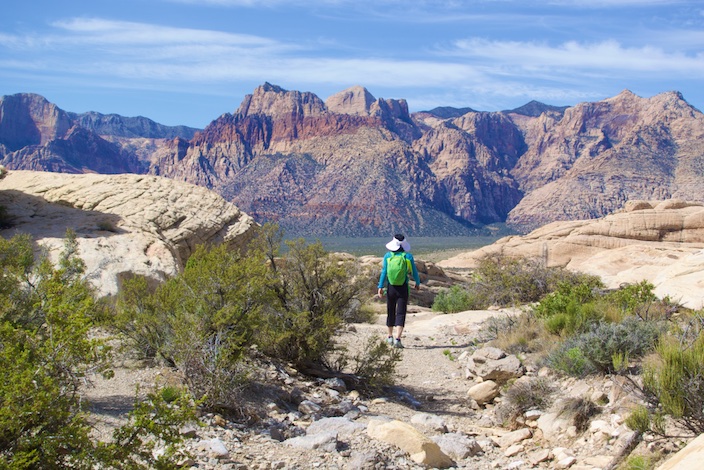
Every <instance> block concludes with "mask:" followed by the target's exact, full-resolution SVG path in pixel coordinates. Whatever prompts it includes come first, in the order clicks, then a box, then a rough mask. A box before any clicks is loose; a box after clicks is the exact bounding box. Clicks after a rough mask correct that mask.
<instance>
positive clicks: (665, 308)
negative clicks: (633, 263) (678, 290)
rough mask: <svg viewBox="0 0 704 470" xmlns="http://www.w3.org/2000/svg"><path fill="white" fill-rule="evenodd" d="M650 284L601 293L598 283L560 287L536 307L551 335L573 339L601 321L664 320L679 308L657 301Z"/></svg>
mask: <svg viewBox="0 0 704 470" xmlns="http://www.w3.org/2000/svg"><path fill="white" fill-rule="evenodd" d="M652 290H653V285H652V284H650V283H648V282H646V281H643V282H641V283H638V284H633V285H624V286H622V287H621V288H620V289H618V290H615V291H612V292H604V291H603V290H601V289H600V284H599V283H596V284H595V283H593V282H590V281H588V282H585V283H580V284H575V285H570V284H564V283H562V284H560V285H559V286H558V289H557V290H556V291H555V292H553V293H551V294H550V295H548V296H546V297H545V298H544V299H543V300H541V301H540V303H539V304H538V305H536V307H535V312H536V313H537V314H538V315H539V316H540V317H542V318H544V319H545V326H546V328H547V329H548V331H550V332H551V333H553V334H557V335H562V336H572V335H575V334H579V333H583V332H585V331H587V330H589V329H590V328H591V327H592V325H594V324H597V323H601V322H611V323H620V322H622V321H623V320H624V319H626V318H628V317H638V318H640V319H641V320H644V321H657V320H661V319H667V318H669V316H670V315H671V314H672V313H673V312H674V311H676V310H677V308H678V306H677V305H676V304H673V303H672V302H670V301H669V300H668V299H665V300H658V299H657V297H656V296H655V295H654V294H653V292H652Z"/></svg>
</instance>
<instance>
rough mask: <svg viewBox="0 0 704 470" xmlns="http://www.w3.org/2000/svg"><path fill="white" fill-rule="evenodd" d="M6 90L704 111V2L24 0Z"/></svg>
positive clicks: (206, 107) (202, 111)
mask: <svg viewBox="0 0 704 470" xmlns="http://www.w3.org/2000/svg"><path fill="white" fill-rule="evenodd" d="M6 3H10V4H9V5H4V6H3V8H2V14H0V95H9V94H14V93H21V92H32V93H38V94H41V95H43V96H45V97H46V98H47V99H49V100H50V101H52V102H53V103H56V104H57V105H58V106H59V107H61V108H62V109H64V110H67V111H74V112H84V111H98V112H101V113H117V114H122V115H124V116H146V117H148V118H151V119H154V120H155V121H157V122H161V123H163V124H169V125H176V124H185V125H190V126H194V127H204V126H206V125H207V124H208V123H209V122H210V121H212V120H213V119H215V118H217V117H218V116H219V115H221V114H223V113H225V112H233V111H234V110H235V109H236V108H237V107H238V106H239V104H240V102H241V101H242V99H243V98H244V96H245V95H246V94H248V93H251V92H252V91H253V90H254V88H255V87H257V86H258V85H261V84H263V83H264V82H270V83H273V84H275V85H279V86H281V87H283V88H285V89H288V90H299V91H310V92H313V93H315V94H316V95H318V96H319V97H320V98H322V99H326V98H327V97H328V96H330V95H332V94H334V93H336V92H338V91H341V90H344V89H345V88H348V87H350V86H353V85H362V86H364V87H366V88H367V89H368V90H369V91H370V92H371V93H372V94H373V95H374V96H375V97H377V98H397V99H399V98H403V99H406V100H407V101H408V104H409V107H410V109H411V111H420V110H426V109H431V108H434V107H436V106H455V107H467V106H468V107H471V108H474V109H477V110H483V111H497V110H502V109H511V108H515V107H518V106H521V105H523V104H525V103H527V102H528V101H530V100H538V101H541V102H544V103H547V104H553V105H574V104H577V103H580V102H584V101H598V100H602V99H605V98H608V97H611V96H614V95H616V94H618V93H619V92H621V91H622V90H624V89H626V88H627V89H629V90H631V91H633V92H634V93H636V94H638V95H640V96H643V97H650V96H653V95H656V94H658V93H662V92H665V91H672V90H676V91H680V92H682V94H683V95H684V97H685V99H686V100H687V101H688V102H689V103H691V104H692V105H694V106H696V107H697V108H698V109H700V110H701V109H704V86H703V85H704V2H702V1H701V0H471V1H469V0H466V1H465V0H425V1H412V0H120V1H115V0H89V1H83V0H75V1H71V0H68V1H56V0H24V1H12V2H6Z"/></svg>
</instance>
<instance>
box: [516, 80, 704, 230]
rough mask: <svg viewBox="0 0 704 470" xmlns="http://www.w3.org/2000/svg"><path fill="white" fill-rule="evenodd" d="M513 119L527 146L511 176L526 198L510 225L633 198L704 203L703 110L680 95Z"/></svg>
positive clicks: (596, 213) (581, 214) (586, 212)
mask: <svg viewBox="0 0 704 470" xmlns="http://www.w3.org/2000/svg"><path fill="white" fill-rule="evenodd" d="M514 122H516V123H517V125H519V127H520V128H521V130H522V132H523V133H524V134H525V136H526V144H527V150H526V152H525V153H524V154H522V155H521V158H520V159H519V162H518V163H517V165H516V166H515V168H514V169H513V170H512V171H511V175H512V176H513V177H514V178H515V179H516V181H517V182H518V183H519V185H520V188H521V189H522V190H523V191H524V193H525V194H526V196H525V197H524V198H523V199H522V200H521V202H520V203H519V204H518V205H517V206H516V207H515V208H514V209H513V210H512V211H511V213H510V214H509V217H508V219H507V222H508V223H509V224H510V225H513V226H516V227H521V228H523V229H531V228H536V227H539V226H541V225H544V224H546V223H548V222H552V221H555V220H577V219H586V218H595V217H601V216H604V215H606V214H609V213H611V212H613V211H615V210H617V209H618V208H620V207H621V206H623V204H624V203H625V202H626V201H628V200H631V199H667V198H680V199H685V200H697V201H704V115H702V113H701V112H699V111H698V110H696V109H695V108H693V107H692V106H690V105H689V104H688V103H687V102H686V101H684V99H683V98H682V96H681V95H680V94H679V93H674V92H671V93H663V94H660V95H657V96H655V97H653V98H649V99H645V98H640V97H638V96H636V95H634V94H633V93H631V92H630V91H624V92H622V93H621V94H619V95H618V96H616V97H614V98H610V99H607V100H604V101H600V102H597V103H582V104H579V105H577V106H574V107H572V108H569V109H567V110H565V112H564V115H562V116H561V117H560V116H559V115H557V116H556V115H548V114H542V115H541V116H540V117H538V118H535V119H514Z"/></svg>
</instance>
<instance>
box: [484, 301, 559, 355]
mask: <svg viewBox="0 0 704 470" xmlns="http://www.w3.org/2000/svg"><path fill="white" fill-rule="evenodd" d="M479 336H480V338H481V339H482V341H484V342H489V343H490V344H491V345H492V346H496V347H497V348H500V349H502V350H504V351H506V352H507V353H509V354H519V353H543V352H545V351H547V350H549V349H550V348H551V347H552V345H553V343H554V342H555V339H554V338H553V337H551V336H550V334H549V332H548V330H547V329H546V328H545V324H544V322H542V321H541V320H540V319H539V318H537V317H536V316H535V314H534V313H533V312H531V311H526V312H522V313H521V314H519V315H508V314H507V315H501V316H494V317H491V318H489V319H488V320H487V321H486V322H484V323H483V324H482V328H481V330H480V333H479Z"/></svg>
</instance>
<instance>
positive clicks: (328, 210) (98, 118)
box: [0, 83, 704, 236]
mask: <svg viewBox="0 0 704 470" xmlns="http://www.w3.org/2000/svg"><path fill="white" fill-rule="evenodd" d="M0 111H2V113H1V114H0V155H2V160H0V164H4V165H6V166H7V167H8V169H10V170H12V169H35V170H50V171H61V172H74V173H81V172H101V173H110V172H112V173H119V172H132V173H149V174H154V175H160V176H166V177H169V178H173V179H176V180H179V181H187V182H190V183H194V184H197V185H200V186H204V187H206V188H209V189H212V190H213V191H216V192H217V193H219V194H220V195H222V196H223V197H225V198H226V199H227V200H229V201H231V202H234V203H235V204H236V205H237V206H238V207H240V208H241V209H242V210H244V211H245V212H247V213H248V214H250V215H252V216H253V217H254V218H255V220H257V221H258V222H264V221H276V222H278V223H279V224H280V225H281V226H282V228H284V229H285V230H286V231H287V232H289V233H294V234H301V235H309V236H316V235H317V236H388V235H389V234H391V233H394V232H399V231H400V232H404V233H407V234H408V235H410V236H421V235H428V236H433V235H470V234H474V233H477V230H481V228H482V227H483V226H484V225H485V224H490V223H496V222H506V223H507V224H508V225H509V226H510V227H511V228H514V229H516V230H519V231H528V230H531V229H533V228H535V227H538V226H541V225H544V224H546V223H548V222H552V221H556V220H575V219H589V218H596V217H601V216H603V215H606V214H608V213H610V212H612V211H614V210H616V209H618V208H619V207H621V206H622V205H623V204H624V202H625V201H627V200H632V199H647V200H654V199H667V198H679V199H683V200H695V201H704V163H703V161H704V115H702V113H701V112H700V111H698V110H697V109H695V108H693V107H692V106H691V105H689V104H688V103H687V102H686V101H685V100H684V98H683V97H682V96H681V95H680V94H679V93H676V92H668V93H663V94H660V95H657V96H654V97H652V98H641V97H638V96H636V95H634V94H633V93H631V92H630V91H627V90H626V91H624V92H622V93H621V94H619V95H618V96H615V97H613V98H609V99H607V100H603V101H599V102H594V103H581V104H578V105H576V106H572V107H558V106H550V105H545V104H542V103H538V102H535V101H532V102H530V103H528V104H526V105H525V106H521V107H519V108H516V109H514V110H509V111H503V112H477V111H473V110H471V109H469V108H452V107H442V108H436V109H435V110H432V111H427V112H420V113H414V114H410V113H409V111H408V105H407V103H406V101H405V100H402V99H383V98H375V97H374V96H372V95H371V94H370V93H369V91H368V90H366V89H365V88H364V87H361V86H355V87H352V88H349V89H347V90H343V91H341V92H339V93H337V94H335V95H333V96H331V97H329V98H328V99H327V100H325V101H323V100H322V99H320V98H319V97H318V96H316V95H315V94H313V93H307V92H299V91H291V90H285V89H283V88H281V87H279V86H276V85H272V84H269V83H265V84H263V85H262V86H259V87H257V88H256V89H255V90H254V92H253V93H252V94H250V95H247V96H246V97H245V98H244V99H243V100H242V103H241V104H240V106H239V107H238V108H237V110H236V111H235V112H234V113H225V114H223V115H221V116H220V117H218V118H217V119H215V120H214V121H213V122H212V123H210V124H209V125H208V126H207V127H206V128H205V129H203V130H202V131H200V132H193V131H194V130H193V129H186V130H188V131H189V132H190V133H192V134H180V132H181V130H183V129H184V128H180V127H173V128H169V127H168V126H160V125H158V124H156V123H153V122H152V121H149V120H147V119H145V118H123V117H120V116H115V115H107V116H104V115H100V114H97V113H85V114H82V115H77V114H72V113H66V112H65V111H62V110H60V109H59V108H57V107H56V106H55V105H52V104H51V103H48V102H47V101H46V100H44V99H43V98H41V97H39V96H37V95H22V96H18V95H13V96H11V97H3V98H2V99H0ZM169 133H171V134H169ZM168 135H171V136H174V135H175V136H176V137H173V138H169V137H166V136H168ZM189 135H191V136H190V137H189ZM155 136H162V137H158V138H157V137H155Z"/></svg>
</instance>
